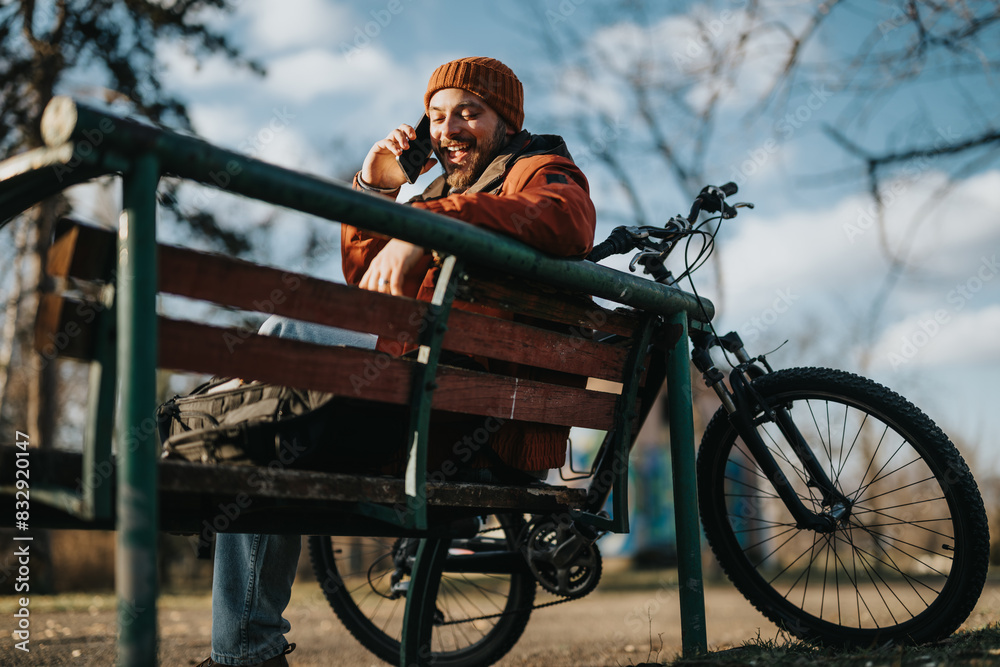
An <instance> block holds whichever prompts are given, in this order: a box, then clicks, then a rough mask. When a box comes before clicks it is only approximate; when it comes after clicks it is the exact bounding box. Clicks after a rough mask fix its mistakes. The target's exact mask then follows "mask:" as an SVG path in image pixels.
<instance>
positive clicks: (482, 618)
mask: <svg viewBox="0 0 1000 667" xmlns="http://www.w3.org/2000/svg"><path fill="white" fill-rule="evenodd" d="M579 599H580V598H570V597H564V598H562V599H560V600H553V601H552V602H544V603H542V604H536V605H533V606H531V607H521V608H520V609H511V610H510V611H501V612H499V613H497V614H487V615H485V616H476V617H475V618H463V619H462V620H460V621H442V622H441V623H438V625H439V626H441V625H458V624H459V623H473V622H475V621H485V620H488V619H491V618H500V617H501V616H510V615H511V614H519V613H521V612H523V611H534V610H535V609H544V608H545V607H554V606H556V605H557V604H562V603H564V602H570V601H571V600H579Z"/></svg>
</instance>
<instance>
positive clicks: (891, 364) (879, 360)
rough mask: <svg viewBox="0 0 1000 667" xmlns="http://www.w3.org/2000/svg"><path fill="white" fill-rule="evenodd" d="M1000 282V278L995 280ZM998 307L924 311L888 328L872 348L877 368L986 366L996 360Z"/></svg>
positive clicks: (999, 327)
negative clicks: (951, 365) (983, 364)
mask: <svg viewBox="0 0 1000 667" xmlns="http://www.w3.org/2000/svg"><path fill="white" fill-rule="evenodd" d="M997 280H998V281H1000V276H998V277H997ZM997 331H1000V305H990V306H987V307H985V308H980V309H978V310H972V309H968V310H961V311H958V312H956V311H954V310H949V309H947V308H938V309H936V310H928V311H925V312H922V313H919V314H917V315H913V316H911V317H908V318H906V319H905V320H903V321H901V322H898V323H896V324H894V325H893V326H891V327H889V328H888V329H887V330H886V331H885V332H884V333H883V335H882V337H881V338H880V339H879V341H878V342H877V343H876V344H875V345H874V347H873V348H872V353H871V358H872V360H873V361H874V363H875V365H876V366H878V367H882V368H886V367H888V368H889V369H891V370H894V371H902V370H908V369H912V368H913V367H914V366H936V365H945V364H960V363H967V362H971V363H987V362H991V361H996V360H1000V343H998V341H997V333H996V332H997Z"/></svg>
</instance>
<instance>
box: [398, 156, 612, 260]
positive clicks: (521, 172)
mask: <svg viewBox="0 0 1000 667" xmlns="http://www.w3.org/2000/svg"><path fill="white" fill-rule="evenodd" d="M413 205H414V206H416V207H419V208H424V209H427V210H429V211H433V212H435V213H441V214H443V215H447V216H449V217H451V218H457V219H459V220H464V221H465V222H468V223H471V224H473V225H477V226H479V227H485V228H487V229H492V230H494V231H497V232H500V233H502V234H506V235H508V236H512V237H514V238H516V239H519V240H521V241H524V242H525V243H527V244H528V245H531V246H533V247H535V248H537V249H539V250H541V251H543V252H547V253H550V254H552V255H557V256H561V257H585V256H586V255H587V253H589V252H590V251H591V249H592V248H593V246H594V229H595V227H596V224H597V215H596V212H595V210H594V203H593V202H592V201H591V199H590V186H589V185H588V184H587V178H586V177H585V176H584V175H583V172H581V171H580V169H579V168H577V166H576V165H575V164H573V162H572V161H571V160H568V159H566V158H562V157H557V156H552V155H537V156H532V157H527V158H523V159H521V160H518V161H517V162H516V163H515V164H514V166H513V167H512V168H511V170H510V173H509V174H508V175H507V178H506V179H505V181H504V184H503V188H502V190H501V192H500V194H486V193H475V194H458V195H449V196H447V197H442V198H441V199H434V200H430V201H423V202H414V204H413Z"/></svg>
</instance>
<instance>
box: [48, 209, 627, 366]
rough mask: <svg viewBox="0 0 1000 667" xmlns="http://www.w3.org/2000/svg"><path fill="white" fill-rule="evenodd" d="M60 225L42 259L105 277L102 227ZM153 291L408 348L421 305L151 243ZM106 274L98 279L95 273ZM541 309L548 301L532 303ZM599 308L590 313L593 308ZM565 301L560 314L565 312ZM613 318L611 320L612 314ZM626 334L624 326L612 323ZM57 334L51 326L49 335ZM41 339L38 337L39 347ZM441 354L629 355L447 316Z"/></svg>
mask: <svg viewBox="0 0 1000 667" xmlns="http://www.w3.org/2000/svg"><path fill="white" fill-rule="evenodd" d="M67 225H68V223H66V222H65V221H64V223H63V227H64V231H63V233H62V235H61V236H60V237H59V238H58V239H57V241H56V243H55V244H54V245H53V248H54V250H53V252H52V253H51V254H50V259H49V261H50V264H51V265H52V266H51V272H52V274H53V275H56V276H60V277H67V276H72V277H75V278H78V279H80V280H91V281H92V280H98V279H101V278H105V279H106V278H107V277H109V276H110V270H111V268H110V267H111V266H112V260H113V248H114V244H115V239H114V234H113V233H112V232H111V231H110V230H104V229H99V228H95V227H91V226H88V225H81V224H76V225H71V226H68V227H67ZM158 261H159V290H160V291H161V292H165V293H168V294H174V295H177V296H183V297H187V298H191V299H198V300H202V301H210V302H212V303H217V304H221V305H225V306H229V307H233V308H238V309H241V310H247V311H255V312H264V313H272V312H273V313H278V314H280V315H283V316H286V317H290V318H292V319H297V320H305V321H310V322H317V323H320V324H327V325H331V326H340V327H344V328H348V329H351V330H353V331H362V332H371V333H375V334H377V335H379V336H381V337H383V338H384V339H386V340H389V341H394V342H398V343H400V347H401V346H402V344H404V343H412V342H413V341H415V340H416V339H417V336H418V331H419V328H420V326H421V324H422V321H423V319H424V317H425V315H426V312H427V304H426V303H424V302H421V301H416V300H414V299H402V298H398V297H391V296H388V295H385V294H378V293H374V292H369V291H366V290H361V289H358V288H354V287H348V286H346V285H342V284H338V283H333V282H328V281H324V280H320V279H317V278H312V277H309V276H304V275H301V274H296V273H292V272H288V271H281V270H278V269H274V268H270V267H265V266H259V265H256V264H252V263H250V262H245V261H242V260H237V259H233V258H230V257H224V256H222V255H215V254H211V253H204V252H198V251H194V250H189V249H185V248H178V247H175V246H166V245H161V246H159V259H158ZM102 272H104V273H102ZM584 305H585V308H586V310H585V311H581V312H579V313H577V314H576V315H575V316H572V317H570V316H567V317H566V318H564V319H569V320H571V321H572V322H574V323H575V322H590V321H593V320H597V321H603V320H604V319H605V318H606V317H607V315H602V314H601V313H600V311H601V309H599V308H598V307H597V306H595V305H594V304H592V303H589V302H587V303H586V304H584ZM538 307H539V308H541V307H546V308H548V307H550V306H549V305H545V304H541V303H540V304H539V305H538ZM595 309H597V310H595ZM569 310H571V309H568V308H567V304H566V303H561V304H560V305H559V312H561V313H564V314H565V313H567V312H569ZM611 316H614V314H613V313H612V314H611ZM616 321H617V322H618V323H619V324H620V325H621V326H620V327H619V326H615V327H613V328H614V329H615V330H616V331H624V330H625V327H626V326H628V325H629V324H631V325H634V322H631V323H627V324H626V323H623V322H622V320H621V318H616ZM59 330H60V329H59V328H50V329H49V331H50V332H52V333H53V335H54V334H55V332H57V331H59ZM43 342H44V341H43ZM443 346H444V348H445V349H447V350H450V351H453V352H456V353H459V354H468V355H475V356H483V357H489V358H494V359H500V360H503V361H512V362H518V363H523V364H527V365H531V366H537V367H540V368H546V369H549V370H559V371H563V372H572V373H577V374H580V375H584V376H587V377H596V378H600V379H603V380H612V381H617V380H619V379H620V378H621V374H622V369H623V366H624V364H625V360H626V356H627V351H626V350H624V349H623V348H621V347H618V346H614V345H605V344H601V343H598V342H596V341H593V340H590V339H589V336H587V335H585V332H583V331H577V332H574V333H571V334H562V333H557V332H554V331H548V330H545V329H540V328H538V327H533V326H530V325H527V324H522V323H518V322H512V321H508V320H499V319H497V318H493V317H489V316H486V315H482V314H478V313H473V312H469V311H463V310H460V309H456V310H454V312H453V313H452V314H451V316H450V326H449V331H448V333H447V334H446V335H445V338H444V341H443Z"/></svg>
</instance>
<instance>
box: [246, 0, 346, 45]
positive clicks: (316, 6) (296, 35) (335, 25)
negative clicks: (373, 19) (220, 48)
mask: <svg viewBox="0 0 1000 667" xmlns="http://www.w3.org/2000/svg"><path fill="white" fill-rule="evenodd" d="M243 11H244V12H245V13H246V14H247V15H248V16H249V19H250V35H249V40H250V42H251V43H252V44H253V46H254V50H255V51H256V50H257V49H261V48H262V49H264V50H265V51H268V50H269V51H272V52H273V51H278V50H281V49H286V48H290V47H295V48H298V49H302V48H305V47H309V46H324V45H330V44H333V43H335V42H339V41H340V40H343V39H346V38H347V37H348V36H349V35H350V34H351V31H352V29H353V26H354V25H355V24H356V23H357V20H356V18H355V16H354V13H353V12H352V11H351V10H350V8H348V7H346V6H344V5H341V4H339V3H335V2H328V1H327V0H282V1H281V2H275V1H274V0H249V1H248V2H247V3H246V5H245V9H244V10H243Z"/></svg>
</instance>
